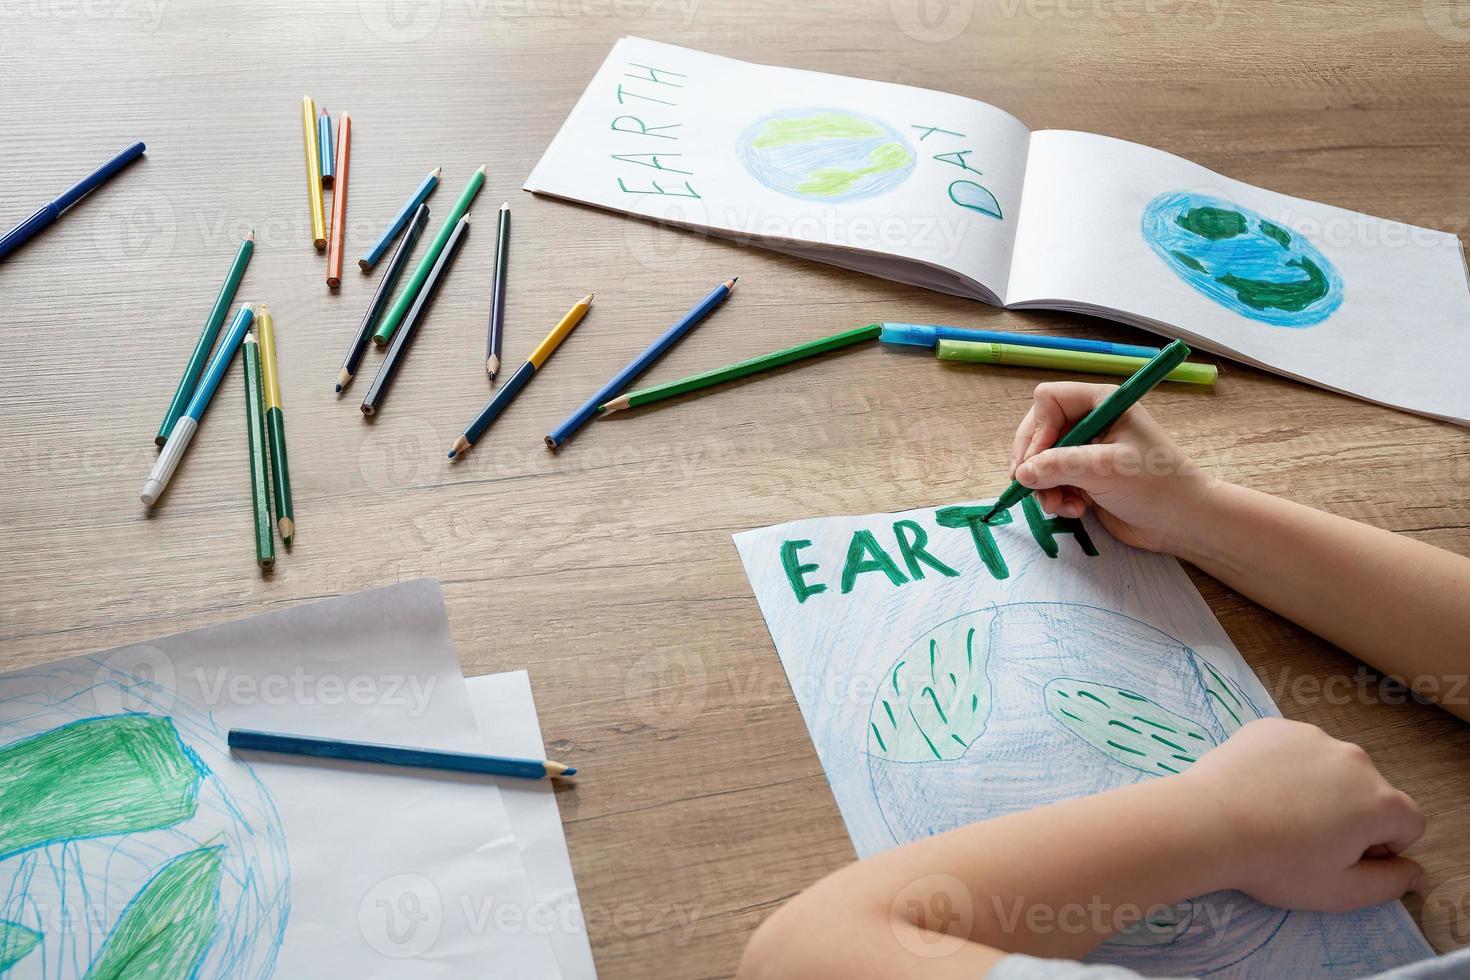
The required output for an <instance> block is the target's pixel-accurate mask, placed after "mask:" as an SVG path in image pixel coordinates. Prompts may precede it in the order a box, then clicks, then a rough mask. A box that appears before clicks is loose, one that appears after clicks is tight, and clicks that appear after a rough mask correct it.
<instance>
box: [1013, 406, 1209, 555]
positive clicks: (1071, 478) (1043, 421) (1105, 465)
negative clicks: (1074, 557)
mask: <svg viewBox="0 0 1470 980" xmlns="http://www.w3.org/2000/svg"><path fill="white" fill-rule="evenodd" d="M1114 390H1115V389H1114V386H1113V385H1093V384H1081V383H1079V382H1070V381H1068V382H1053V383H1048V384H1042V385H1037V386H1036V394H1035V400H1034V401H1033V402H1032V405H1031V411H1029V412H1027V413H1026V417H1025V418H1024V419H1022V420H1021V425H1020V428H1018V429H1017V430H1016V440H1015V446H1014V448H1013V449H1012V450H1011V472H1010V475H1011V477H1013V478H1014V479H1016V480H1019V481H1020V482H1021V484H1022V485H1023V486H1027V487H1031V488H1033V489H1034V490H1036V491H1037V493H1036V501H1037V503H1039V504H1040V505H1041V507H1042V509H1043V510H1046V511H1049V512H1051V513H1053V514H1059V515H1061V516H1062V517H1081V516H1082V513H1083V511H1085V510H1086V509H1087V508H1088V507H1092V508H1093V509H1094V510H1095V511H1096V513H1097V516H1098V518H1099V519H1100V520H1101V521H1102V523H1103V526H1104V527H1106V528H1107V529H1108V532H1109V533H1111V534H1112V535H1113V537H1115V538H1117V539H1118V540H1120V541H1124V542H1126V543H1128V544H1131V545H1134V546H1135V547H1139V548H1147V549H1148V550H1150V551H1164V552H1168V553H1170V554H1177V553H1179V551H1180V549H1181V546H1182V542H1183V541H1184V539H1185V535H1186V534H1187V532H1188V528H1189V525H1190V522H1191V521H1193V520H1194V519H1195V518H1196V517H1197V516H1198V512H1199V511H1200V510H1201V509H1202V505H1203V503H1204V501H1205V499H1206V498H1207V497H1208V496H1209V493H1210V491H1211V489H1212V487H1213V486H1214V485H1215V482H1216V481H1215V479H1214V478H1213V477H1211V476H1209V475H1208V474H1206V473H1205V472H1204V471H1203V470H1201V469H1200V468H1199V467H1198V466H1196V465H1195V464H1194V462H1193V461H1192V460H1190V459H1189V457H1187V456H1185V455H1184V453H1183V452H1182V451H1181V450H1180V449H1179V447H1178V446H1177V445H1175V444H1174V441H1173V440H1172V439H1170V438H1169V436H1168V434H1167V433H1166V432H1164V430H1163V429H1162V428H1161V427H1160V426H1159V424H1158V423H1157V422H1155V421H1154V419H1153V416H1151V415H1149V414H1148V412H1147V411H1145V410H1144V409H1143V408H1141V407H1139V406H1137V405H1135V406H1134V407H1133V408H1130V409H1129V410H1128V411H1127V412H1126V413H1125V414H1124V415H1123V417H1122V418H1120V419H1119V420H1118V421H1117V422H1115V423H1114V424H1113V425H1112V427H1111V428H1109V429H1108V431H1107V432H1105V433H1104V434H1103V436H1102V438H1100V439H1099V440H1098V441H1096V442H1094V443H1091V444H1089V445H1086V446H1075V447H1069V448H1065V449H1053V448H1051V447H1052V446H1053V445H1054V444H1055V443H1056V441H1057V440H1058V439H1059V438H1061V436H1062V435H1063V433H1065V432H1066V431H1067V430H1068V429H1070V428H1071V427H1072V426H1073V425H1074V424H1075V423H1076V422H1078V421H1079V420H1080V419H1081V418H1082V417H1083V416H1084V415H1086V414H1087V413H1088V412H1090V411H1092V409H1093V408H1095V407H1096V406H1097V405H1099V404H1101V402H1102V401H1103V399H1105V398H1107V397H1108V395H1110V394H1111V393H1112V392H1113V391H1114Z"/></svg>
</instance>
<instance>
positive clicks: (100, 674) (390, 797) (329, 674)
mask: <svg viewBox="0 0 1470 980" xmlns="http://www.w3.org/2000/svg"><path fill="white" fill-rule="evenodd" d="M140 714H141V715H143V716H150V717H147V723H148V724H150V725H155V726H156V725H163V726H166V729H165V730H166V731H167V732H172V733H174V734H171V735H168V737H167V738H168V740H170V744H172V745H174V746H175V750H176V751H175V752H174V757H177V754H178V753H183V754H184V755H185V756H186V757H187V758H189V759H190V760H192V768H191V767H190V766H189V765H183V766H175V767H174V768H173V769H171V770H168V771H169V772H170V773H172V776H171V777H170V778H171V781H170V782H169V785H170V786H173V787H174V788H175V790H177V785H176V782H177V780H178V779H179V778H181V777H180V776H179V773H180V772H186V773H187V777H185V778H186V779H187V780H192V781H194V788H193V790H192V794H193V796H192V798H193V801H194V802H193V803H192V804H189V803H188V802H187V801H188V798H189V797H188V795H187V794H185V795H184V796H183V797H180V798H182V799H184V800H185V802H184V803H179V801H178V799H175V798H174V797H178V795H179V794H178V793H177V792H175V793H174V796H173V797H170V799H172V800H173V805H174V806H181V807H182V809H180V810H174V809H167V810H165V811H164V812H165V813H167V814H168V816H167V817H166V818H159V817H158V816H157V815H156V813H155V812H154V810H153V809H150V808H149V807H148V806H143V805H140V804H139V802H138V800H137V799H136V798H135V796H136V794H135V795H134V796H124V797H121V802H120V803H118V804H115V805H112V806H110V807H108V806H103V807H99V806H96V805H93V806H91V807H90V808H89V809H88V812H86V813H83V812H71V811H68V810H67V809H66V806H67V804H68V803H72V802H75V801H78V800H82V799H84V798H85V797H86V795H87V791H86V790H85V789H84V788H83V787H84V786H85V785H86V783H68V784H63V786H62V787H61V788H60V789H56V790H53V791H51V793H50V796H49V798H48V800H47V803H46V809H48V810H50V811H54V812H52V813H51V814H50V816H49V817H48V819H47V820H46V821H45V822H44V824H43V827H42V831H43V832H45V834H46V836H45V837H38V836H37V834H36V833H31V834H30V835H29V836H28V837H27V836H17V835H16V833H15V831H13V830H12V831H11V836H10V837H9V838H7V837H6V836H5V831H4V830H0V920H8V921H9V922H12V923H16V924H18V925H19V926H22V927H24V928H27V929H30V930H32V931H33V932H36V933H39V934H40V936H41V939H40V941H39V943H38V944H37V945H36V946H35V947H34V948H33V949H32V950H31V951H30V952H29V953H28V954H27V955H26V956H24V957H22V958H21V959H20V960H19V962H17V963H16V965H15V967H14V972H13V973H11V974H9V975H10V976H15V977H18V978H19V977H25V978H31V977H36V978H39V977H46V978H48V980H49V978H58V980H59V978H69V977H77V976H81V975H82V974H84V973H85V972H86V971H87V968H88V966H89V965H90V964H92V963H94V962H95V961H96V960H97V958H98V957H99V956H101V955H104V942H105V941H106V940H107V937H108V935H109V933H113V932H114V931H115V930H116V931H123V930H117V927H118V924H119V922H121V921H122V920H123V914H124V910H125V909H127V908H128V905H129V903H130V902H131V901H134V900H135V896H138V895H139V893H140V892H142V891H144V889H145V887H146V885H147V883H148V882H149V881H150V879H151V878H152V876H153V875H155V874H158V873H160V871H161V869H164V868H173V867H174V864H175V862H182V861H183V860H184V858H185V857H189V856H190V855H193V856H194V857H190V858H189V859H190V860H195V859H196V858H197V857H198V855H199V854H200V852H201V851H207V854H206V855H205V856H206V857H208V858H209V859H210V860H212V861H215V862H216V863H217V871H215V872H213V873H214V874H215V875H216V876H217V878H218V882H219V883H218V886H217V887H218V890H217V892H216V893H214V894H216V896H217V897H216V898H215V899H214V901H213V903H208V902H206V901H205V898H206V897H208V895H209V894H210V891H209V888H208V880H209V879H208V878H206V877H200V876H198V875H197V874H196V875H191V877H190V879H189V880H190V881H195V882H203V884H200V885H199V886H198V887H199V888H200V889H201V890H200V891H199V893H198V894H197V895H196V897H195V901H194V902H193V903H192V904H191V905H190V906H189V907H188V908H187V909H185V910H183V912H182V913H180V914H179V919H180V921H187V922H189V923H191V925H192V926H193V927H197V928H198V929H199V930H201V933H202V935H204V936H206V937H209V942H208V945H207V947H205V948H204V951H203V953H202V954H200V956H199V958H197V959H196V958H193V954H190V955H189V956H188V957H186V958H185V959H183V960H175V961H171V963H172V966H171V967H168V968H164V969H161V971H160V975H185V974H188V975H198V976H201V977H229V978H242V980H243V978H254V977H267V976H272V975H277V976H283V977H306V976H352V977H389V976H391V977H444V978H459V977H466V976H490V977H506V978H519V977H542V976H555V975H556V966H555V961H554V959H553V958H552V955H551V949H550V946H549V944H548V943H547V941H546V939H545V937H544V936H541V935H539V934H537V933H535V932H533V931H530V930H528V929H525V928H523V927H521V926H518V925H517V924H515V922H514V921H513V920H514V914H515V913H516V912H517V911H518V910H524V909H528V908H531V907H532V905H533V902H532V898H531V895H530V893H529V890H528V889H527V881H526V875H525V869H524V866H523V865H522V863H521V861H520V851H519V849H518V848H517V846H516V842H515V840H514V836H513V834H512V832H511V830H510V826H509V821H508V818H507V817H506V815H505V812H504V808H503V806H502V805H501V804H500V802H499V799H498V793H497V792H496V791H495V789H494V787H493V786H486V785H485V783H484V781H483V780H477V779H473V778H470V777H460V776H457V775H452V774H440V773H431V772H428V771H419V770H407V769H397V768H390V767H383V766H371V765H360V764H351V763H337V762H330V761H325V760H309V759H302V758H291V757H286V756H272V755H265V754H258V753H251V754H249V756H248V757H247V756H243V755H236V754H233V753H231V752H230V750H229V749H228V747H227V746H226V744H225V733H226V731H227V730H228V729H229V728H232V727H240V728H257V729H265V730H273V731H284V732H295V733H302V734H312V735H331V736H335V737H341V738H347V739H357V740H365V741H381V742H390V743H399V744H412V745H422V746H425V747H434V748H452V749H460V750H465V749H469V750H473V749H476V748H478V746H479V744H480V743H479V732H478V730H477V728H476V727H475V720H474V715H473V712H472V711H471V708H470V703H469V698H468V695H467V694H466V691H465V686H464V683H463V680H462V678H461V677H460V673H459V662H458V658H457V656H456V655H455V652H454V646H453V644H452V642H451V639H450V635H449V629H448V623H447V622H446V620H445V614H444V606H443V599H442V596H441V594H440V591H439V586H438V583H436V582H432V581H418V582H411V583H407V584H404V585H399V586H393V587H390V588H386V589H378V590H374V591H371V592H365V593H361V594H358V595H353V596H347V597H343V598H339V599H329V600H326V601H322V602H316V603H311V604H308V605H302V606H296V607H293V608H290V609H286V610H282V611H280V612H273V613H268V614H265V615H261V616H254V617H251V618H249V619H244V620H240V621H238V622H233V623H227V624H224V625H220V626H213V627H209V628H206V629H201V630H196V631H193V632H190V633H182V634H179V635H177V636H171V637H166V638H163V639H159V640H153V641H150V642H148V643H142V644H134V645H132V646H127V647H120V648H118V649H116V650H112V651H108V652H105V653H100V654H96V655H92V656H86V657H77V658H73V659H70V660H63V661H60V662H57V663H53V664H47V665H42V666H40V667H36V668H32V669H28V670H23V671H17V672H14V673H10V674H6V675H4V676H0V753H8V757H7V756H6V755H0V792H3V795H0V806H5V805H7V804H14V803H16V801H17V800H18V799H19V798H20V797H21V796H22V790H21V789H18V787H19V786H23V785H24V784H23V783H18V782H16V780H15V778H14V777H16V775H17V774H19V773H21V772H23V770H24V765H23V760H24V757H25V755H26V753H27V751H28V750H29V751H34V745H37V744H42V743H36V742H34V741H33V740H34V739H35V738H36V737H38V736H40V735H42V734H44V733H53V734H54V733H56V732H57V731H58V730H61V729H63V728H65V726H70V725H78V724H89V725H96V724H102V725H103V726H105V727H107V728H111V726H115V725H120V724H131V723H132V720H135V719H134V716H136V715H140ZM120 719H121V720H120ZM67 731H68V732H70V731H72V730H71V729H67ZM86 731H88V732H93V731H94V729H91V728H88V729H86ZM88 741H89V743H90V744H94V745H95V744H104V743H105V741H106V740H105V739H104V738H99V737H97V736H96V735H95V734H93V735H90V736H89V738H88ZM120 744H122V743H120ZM125 744H129V745H133V744H136V739H133V740H132V741H127V742H126V743H125ZM117 758H118V757H117V756H116V755H113V756H105V757H104V761H103V762H100V763H97V764H98V766H99V769H98V772H97V774H96V777H95V778H96V779H97V780H106V779H111V780H113V781H114V783H125V782H127V778H126V774H127V773H132V771H133V768H132V767H130V766H128V765H124V764H121V763H118V762H117ZM107 762H111V763H112V764H111V765H107V764H106V763H107ZM7 763H8V765H7ZM7 770H8V771H7ZM149 771H151V769H150V770H149ZM150 778H160V777H150ZM90 782H91V780H88V781H87V783H90ZM145 785H149V784H147V783H145ZM111 791H112V792H118V793H121V792H123V790H122V789H116V790H111ZM12 794H14V795H12ZM145 798H147V799H151V798H152V797H151V796H149V797H145ZM38 806H39V805H38V804H36V803H34V802H30V803H27V805H26V807H25V810H24V811H23V812H26V813H28V814H31V815H32V817H31V818H32V819H34V815H35V814H36V813H38V812H40V810H39V809H38ZM113 809H117V810H121V811H122V812H123V813H126V814H129V816H128V818H127V819H129V820H138V819H140V818H139V817H138V816H136V815H137V814H140V813H147V814H149V816H148V818H147V819H148V821H149V825H148V826H144V827H141V828H138V827H134V828H133V829H131V830H124V831H119V830H117V829H116V828H114V829H112V830H111V831H106V830H104V831H102V832H99V831H98V828H97V827H95V826H89V825H86V823H85V820H86V819H87V818H88V814H89V813H91V814H95V813H97V812H101V811H106V812H109V813H111V812H112V810H113ZM16 816H17V814H14V813H13V814H11V817H10V818H7V819H6V820H0V826H3V825H6V824H11V820H12V819H13V818H14V817H16ZM11 825H12V826H14V824H11ZM79 831H86V833H80V832H79ZM7 840H9V846H7V845H6V843H5V842H6V841H7ZM221 845H222V847H221ZM217 847H218V848H219V849H218V850H208V849H210V848H217ZM180 867H184V865H182V864H181V865H180ZM191 867H192V866H191ZM206 867H207V865H206ZM137 900H138V901H142V899H141V898H138V899H137ZM503 909H509V912H510V913H511V914H510V915H509V916H506V915H505V914H504V913H503V911H502V910H503ZM170 914H171V915H172V914H173V913H172V912H170ZM184 938H185V937H182V936H181V937H180V942H181V943H182V942H183V940H184ZM117 941H120V940H117ZM181 948H184V949H190V948H192V947H189V946H187V944H185V945H184V946H181ZM190 964H194V965H195V967H196V969H195V970H194V971H193V972H192V973H191V972H190V969H188V967H189V965H190Z"/></svg>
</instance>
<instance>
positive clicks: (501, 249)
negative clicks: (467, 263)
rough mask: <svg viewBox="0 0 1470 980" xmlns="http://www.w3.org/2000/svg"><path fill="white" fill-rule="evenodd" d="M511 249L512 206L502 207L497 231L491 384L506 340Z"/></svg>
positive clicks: (488, 365) (488, 358)
mask: <svg viewBox="0 0 1470 980" xmlns="http://www.w3.org/2000/svg"><path fill="white" fill-rule="evenodd" d="M509 249H510V204H509V203H508V202H507V203H505V204H502V205H501V206H500V225H499V227H497V228H496V230H495V282H494V283H493V284H492V285H491V287H490V334H489V336H487V337H486V338H485V373H486V374H488V375H490V383H491V384H494V383H495V375H497V374H499V373H500V345H501V343H502V342H503V341H504V339H505V266H506V260H507V258H508V255H507V253H508V251H509Z"/></svg>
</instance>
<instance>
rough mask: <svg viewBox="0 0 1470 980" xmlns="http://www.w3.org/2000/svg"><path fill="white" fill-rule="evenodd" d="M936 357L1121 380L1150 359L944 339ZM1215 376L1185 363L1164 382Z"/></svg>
mask: <svg viewBox="0 0 1470 980" xmlns="http://www.w3.org/2000/svg"><path fill="white" fill-rule="evenodd" d="M938 356H939V359H940V360H941V361H962V362H964V363H967V364H1003V365H1007V366H1009V367H1033V368H1047V369H1049V370H1056V371H1082V372H1085V373H1087V374H1114V375H1119V376H1121V377H1127V376H1128V375H1131V374H1132V373H1133V372H1134V371H1137V370H1138V369H1139V368H1141V367H1143V366H1144V365H1145V364H1147V363H1149V358H1147V357H1134V356H1133V355H1131V354H1099V353H1095V352H1093V351H1076V350H1053V349H1050V348H1046V347H1031V346H1028V345H1026V344H994V343H977V342H975V341H970V340H943V339H941V340H940V341H939V344H938ZM1151 356H1152V355H1151ZM1218 373H1219V370H1218V369H1217V368H1216V367H1215V365H1213V364H1201V363H1200V362H1198V361H1186V362H1185V363H1183V364H1180V365H1177V366H1176V367H1175V368H1174V370H1172V371H1170V372H1169V375H1168V377H1166V378H1164V379H1163V380H1165V381H1182V382H1185V383H1187V384H1197V385H1212V384H1214V383H1215V376H1216V375H1217V374H1218Z"/></svg>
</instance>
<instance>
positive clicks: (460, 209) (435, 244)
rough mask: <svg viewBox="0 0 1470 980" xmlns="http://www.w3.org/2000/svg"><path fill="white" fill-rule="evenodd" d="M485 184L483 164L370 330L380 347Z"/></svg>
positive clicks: (410, 303)
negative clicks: (380, 320)
mask: <svg viewBox="0 0 1470 980" xmlns="http://www.w3.org/2000/svg"><path fill="white" fill-rule="evenodd" d="M484 186H485V168H484V167H483V166H482V167H481V168H480V169H479V170H476V171H475V172H474V174H472V175H471V176H470V181H469V183H468V184H466V185H465V188H464V190H463V191H461V192H460V195H459V200H457V201H455V202H454V207H453V208H452V209H451V210H450V212H449V216H448V217H447V218H445V219H444V225H443V227H441V228H440V229H439V234H437V235H435V236H434V240H433V241H432V242H430V243H429V249H428V251H426V252H425V253H424V254H423V257H422V258H420V259H419V265H418V268H417V269H415V270H414V271H413V275H412V276H411V277H410V278H409V280H408V283H407V285H405V286H404V287H403V290H402V291H401V292H400V293H399V294H398V298H397V299H395V300H394V301H393V305H392V306H391V307H390V308H389V309H388V314H387V315H386V316H385V317H383V322H382V323H380V324H378V329H377V330H376V331H374V333H373V343H375V344H377V345H378V346H380V347H381V346H382V345H383V344H386V343H387V342H388V338H389V337H391V336H393V331H394V330H397V329H398V325H399V324H400V323H402V322H403V318H404V317H405V316H407V315H408V309H409V307H411V306H412V305H413V301H414V298H415V297H417V296H418V294H419V290H420V289H421V288H423V285H424V280H425V279H427V278H429V270H431V269H433V268H434V263H435V262H438V261H439V253H440V252H442V251H444V243H445V242H447V241H449V236H450V235H451V234H453V232H454V228H455V226H456V225H457V224H459V219H460V218H462V217H464V214H465V212H466V211H468V210H469V209H470V202H472V201H473V200H474V199H475V195H476V194H478V193H480V188H481V187H484Z"/></svg>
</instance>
